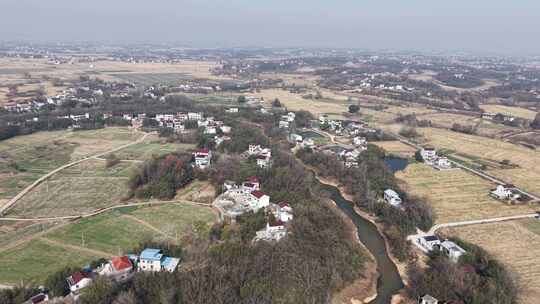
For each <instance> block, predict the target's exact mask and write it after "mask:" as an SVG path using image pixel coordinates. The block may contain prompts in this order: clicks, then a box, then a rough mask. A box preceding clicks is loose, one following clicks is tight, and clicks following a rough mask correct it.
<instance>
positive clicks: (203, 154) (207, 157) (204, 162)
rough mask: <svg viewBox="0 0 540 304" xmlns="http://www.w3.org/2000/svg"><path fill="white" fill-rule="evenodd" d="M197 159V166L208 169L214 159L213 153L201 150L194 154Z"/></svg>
mask: <svg viewBox="0 0 540 304" xmlns="http://www.w3.org/2000/svg"><path fill="white" fill-rule="evenodd" d="M193 157H194V158H195V166H196V167H198V168H201V169H206V168H208V167H209V166H210V163H211V159H212V151H210V150H208V149H201V150H199V151H197V152H195V153H193Z"/></svg>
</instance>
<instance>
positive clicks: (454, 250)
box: [440, 240, 466, 263]
mask: <svg viewBox="0 0 540 304" xmlns="http://www.w3.org/2000/svg"><path fill="white" fill-rule="evenodd" d="M440 248H441V252H442V253H443V254H445V255H446V256H448V258H449V259H450V260H451V261H452V262H454V263H457V262H458V260H459V257H461V256H462V255H464V254H465V253H466V251H465V249H463V248H461V247H459V246H458V245H457V244H456V243H454V242H452V241H448V240H446V241H444V242H442V243H441V244H440Z"/></svg>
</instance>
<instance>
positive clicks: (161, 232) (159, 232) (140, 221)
mask: <svg viewBox="0 0 540 304" xmlns="http://www.w3.org/2000/svg"><path fill="white" fill-rule="evenodd" d="M122 217H123V218H127V219H130V220H132V221H134V222H137V223H139V224H141V225H143V226H144V227H146V228H148V229H150V230H152V231H154V232H156V233H158V234H161V235H164V236H167V237H170V236H169V235H168V234H166V233H165V232H163V231H161V230H159V229H158V228H156V227H154V226H152V225H151V224H149V223H147V222H145V221H143V220H141V219H140V218H138V217H136V216H133V215H131V214H122Z"/></svg>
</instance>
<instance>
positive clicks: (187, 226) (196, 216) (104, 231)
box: [0, 203, 216, 284]
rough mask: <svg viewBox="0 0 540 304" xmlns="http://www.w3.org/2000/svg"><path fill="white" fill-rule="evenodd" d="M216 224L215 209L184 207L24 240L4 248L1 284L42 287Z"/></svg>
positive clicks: (132, 213) (95, 221)
mask: <svg viewBox="0 0 540 304" xmlns="http://www.w3.org/2000/svg"><path fill="white" fill-rule="evenodd" d="M215 220H216V214H215V213H214V211H213V210H212V209H211V208H209V207H204V206H197V205H190V204H187V203H186V204H184V203H179V204H169V205H156V206H152V207H140V208H122V209H118V210H115V211H111V212H107V213H103V214H101V215H98V216H95V217H91V218H86V219H82V220H79V221H76V222H73V223H64V224H62V225H57V226H55V227H53V228H52V229H50V227H49V228H45V230H44V231H43V230H40V232H38V231H36V232H35V233H33V234H25V235H21V236H20V238H19V239H16V238H15V239H12V241H11V242H9V243H7V244H4V245H0V265H2V267H0V284H2V283H3V284H15V283H20V281H21V280H24V281H25V282H27V281H29V280H35V281H36V282H38V283H42V282H43V280H44V278H46V276H47V275H49V274H51V273H53V272H54V271H56V270H59V269H61V268H63V267H64V266H67V265H74V266H84V265H86V264H87V263H89V262H91V261H92V260H96V259H98V258H101V257H108V256H113V255H119V254H123V253H127V252H129V251H130V250H131V249H132V248H134V247H135V246H136V245H137V244H138V243H139V242H141V241H144V240H150V239H153V240H164V239H167V240H170V241H175V242H176V241H179V242H181V241H182V238H183V236H184V235H185V234H186V233H189V232H191V231H195V232H202V233H204V231H208V229H209V228H210V225H211V223H213V222H214V221H215ZM46 229H50V232H48V230H46Z"/></svg>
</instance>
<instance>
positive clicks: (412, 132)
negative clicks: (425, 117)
mask: <svg viewBox="0 0 540 304" xmlns="http://www.w3.org/2000/svg"><path fill="white" fill-rule="evenodd" d="M399 135H401V136H403V137H406V138H417V137H420V134H419V133H418V132H417V131H416V129H415V128H414V127H403V128H401V130H399Z"/></svg>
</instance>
